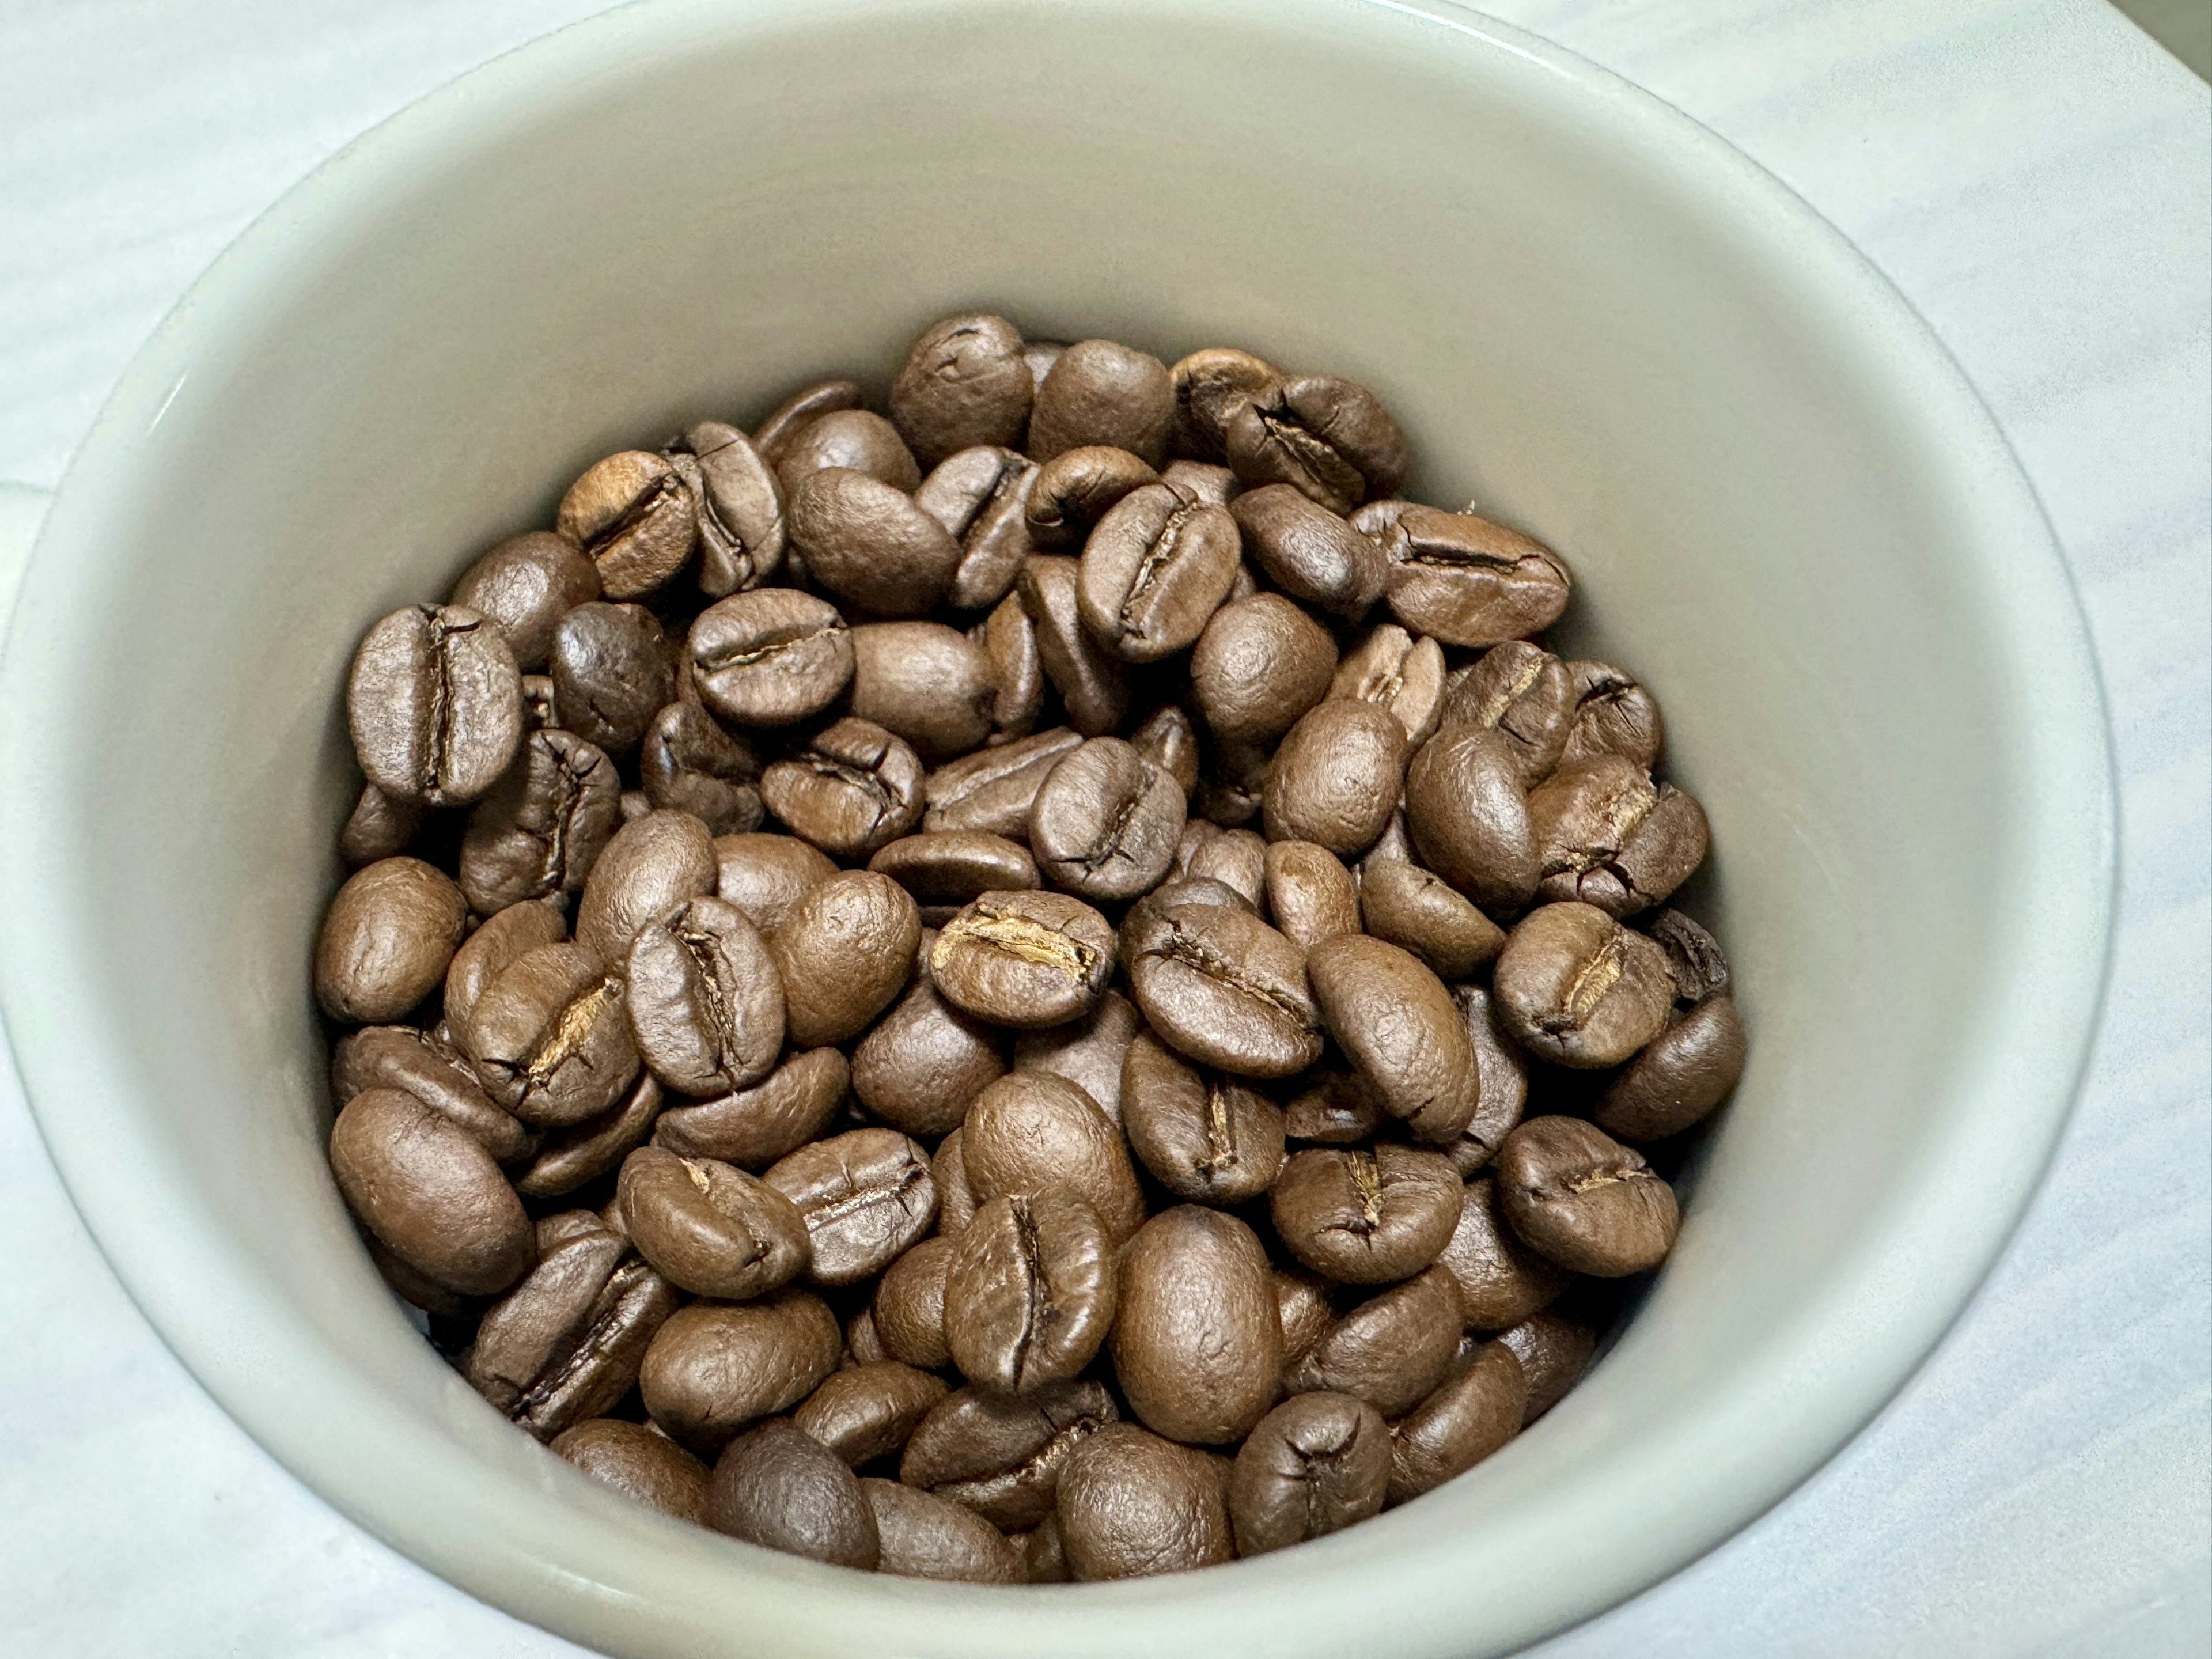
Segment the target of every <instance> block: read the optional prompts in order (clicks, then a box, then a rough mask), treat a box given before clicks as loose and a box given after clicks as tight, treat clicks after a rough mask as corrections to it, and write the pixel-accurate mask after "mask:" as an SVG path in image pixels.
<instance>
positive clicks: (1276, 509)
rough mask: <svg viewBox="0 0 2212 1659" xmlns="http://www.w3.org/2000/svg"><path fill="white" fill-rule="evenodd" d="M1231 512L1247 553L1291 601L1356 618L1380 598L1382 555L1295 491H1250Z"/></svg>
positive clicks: (1285, 487)
mask: <svg viewBox="0 0 2212 1659" xmlns="http://www.w3.org/2000/svg"><path fill="white" fill-rule="evenodd" d="M1229 511H1230V513H1232V514H1233V515H1234V516H1235V518H1236V520H1237V528H1238V529H1239V530H1241V531H1242V532H1243V545H1244V549H1245V550H1246V551H1247V552H1249V554H1250V555H1251V556H1252V558H1253V560H1254V561H1255V562H1256V563H1257V564H1258V565H1259V567H1260V568H1261V569H1262V570H1264V571H1266V572H1267V579H1268V580H1270V581H1272V582H1273V583H1274V584H1275V586H1278V587H1279V588H1281V589H1282V590H1283V592H1285V593H1287V594H1289V595H1290V596H1291V598H1292V599H1300V600H1303V601H1304V602H1305V603H1306V604H1308V605H1318V606H1319V607H1321V609H1322V610H1324V611H1332V612H1334V614H1336V615H1338V616H1340V617H1353V618H1357V617H1361V616H1364V614H1366V612H1367V611H1368V609H1369V607H1370V606H1371V605H1374V603H1375V601H1376V599H1380V598H1381V597H1382V594H1383V551H1382V550H1381V549H1380V548H1378V547H1377V546H1376V544H1374V542H1372V541H1371V540H1370V539H1369V538H1367V537H1365V536H1363V535H1361V534H1360V533H1359V532H1358V531H1357V530H1354V529H1353V528H1352V526H1350V525H1348V524H1346V522H1345V521H1344V520H1342V519H1340V518H1339V517H1337V515H1336V514H1335V513H1334V512H1332V511H1330V510H1329V509H1328V507H1316V505H1315V504H1314V503H1313V502H1312V501H1310V500H1308V499H1307V497H1306V496H1305V495H1304V494H1303V493H1301V492H1300V490H1299V489H1297V488H1295V487H1294V486H1292V485H1291V484H1287V483H1271V484H1267V485H1264V486H1262V487H1261V488H1260V489H1248V490H1246V491H1245V492H1244V493H1243V495H1239V496H1237V500H1236V501H1235V502H1234V503H1233V504H1232V505H1231V507H1230V508H1229Z"/></svg>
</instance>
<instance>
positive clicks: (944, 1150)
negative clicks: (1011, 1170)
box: [929, 1129, 975, 1238]
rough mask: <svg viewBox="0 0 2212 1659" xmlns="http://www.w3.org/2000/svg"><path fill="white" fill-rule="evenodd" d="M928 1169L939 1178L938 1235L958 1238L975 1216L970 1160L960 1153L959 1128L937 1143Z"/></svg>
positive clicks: (936, 1178) (937, 1179) (934, 1176)
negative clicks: (969, 1172)
mask: <svg viewBox="0 0 2212 1659" xmlns="http://www.w3.org/2000/svg"><path fill="white" fill-rule="evenodd" d="M929 1173H930V1175H931V1176H933V1178H934V1179H935V1180H936V1182H937V1191H938V1203H937V1233H938V1237H940V1238H957V1237H959V1236H960V1235H961V1233H962V1232H963V1231H965V1230H966V1228H967V1225H968V1224H969V1222H971V1221H973V1220H974V1219H975V1188H972V1187H970V1186H969V1184H968V1164H967V1160H966V1159H965V1158H963V1157H962V1156H961V1153H960V1131H959V1130H957V1129H955V1130H954V1131H953V1132H952V1133H951V1134H949V1135H947V1136H945V1139H942V1140H940V1141H939V1142H938V1143H937V1152H936V1155H935V1156H934V1157H933V1158H931V1159H930V1160H929Z"/></svg>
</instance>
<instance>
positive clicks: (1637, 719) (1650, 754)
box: [1562, 662, 1667, 770]
mask: <svg viewBox="0 0 2212 1659" xmlns="http://www.w3.org/2000/svg"><path fill="white" fill-rule="evenodd" d="M1567 677H1568V679H1569V680H1570V681H1571V684H1572V685H1573V688H1574V714H1573V723H1572V726H1571V728H1570V729H1569V731H1568V733H1567V744H1566V750H1565V754H1564V756H1563V757H1562V758H1564V759H1566V760H1571V761H1584V760H1595V759H1596V758H1597V757H1599V756H1601V755H1618V756H1620V757H1621V758H1622V759H1623V760H1630V761H1633V762H1635V763H1636V764H1637V765H1638V766H1641V767H1644V768H1645V769H1647V770H1648V769H1650V767H1652V766H1653V765H1655V764H1656V763H1657V762H1658V759H1659V750H1660V749H1661V747H1662V745H1663V744H1665V742H1666V738H1667V722H1666V720H1665V719H1664V718H1663V717H1662V715H1661V714H1660V712H1659V704H1658V702H1657V700H1656V698H1654V697H1653V696H1652V695H1651V694H1650V692H1649V691H1647V690H1644V687H1643V686H1641V685H1639V684H1637V682H1636V680H1635V678H1634V677H1633V676H1632V675H1629V674H1626V673H1624V672H1622V671H1620V669H1618V668H1615V667H1613V665H1611V664H1609V663H1601V662H1571V663H1569V664H1568V665H1567Z"/></svg>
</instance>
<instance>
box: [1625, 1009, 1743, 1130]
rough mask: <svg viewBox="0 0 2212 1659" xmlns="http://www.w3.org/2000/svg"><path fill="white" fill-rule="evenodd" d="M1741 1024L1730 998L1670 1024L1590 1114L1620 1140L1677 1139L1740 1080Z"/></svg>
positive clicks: (1629, 1066) (1652, 1041) (1727, 1095)
mask: <svg viewBox="0 0 2212 1659" xmlns="http://www.w3.org/2000/svg"><path fill="white" fill-rule="evenodd" d="M1745 1047H1746V1043H1745V1038H1744V1033H1743V1021H1742V1019H1741V1018H1740V1017H1739V1016H1738V1014H1737V1013H1736V1009H1735V999H1734V998H1733V997H1728V996H1716V997H1710V998H1708V999H1706V1000H1705V1001H1703V1002H1700V1003H1698V1004H1696V1005H1694V1006H1692V1008H1691V1009H1690V1010H1689V1012H1686V1013H1684V1014H1681V1015H1680V1016H1679V1018H1674V1019H1671V1020H1670V1021H1669V1023H1668V1025H1667V1026H1666V1028H1665V1029H1664V1030H1662V1031H1661V1032H1660V1033H1659V1035H1658V1036H1655V1037H1653V1038H1652V1039H1651V1041H1650V1042H1648V1043H1646V1044H1645V1045H1644V1050H1643V1052H1642V1053H1640V1054H1638V1055H1637V1056H1636V1058H1635V1059H1633V1060H1631V1061H1629V1063H1628V1064H1627V1065H1626V1066H1624V1067H1623V1068H1622V1070H1621V1072H1620V1075H1619V1076H1618V1077H1616V1078H1615V1079H1613V1081H1612V1082H1611V1083H1610V1084H1608V1085H1607V1086H1606V1091H1605V1097H1604V1099H1603V1100H1602V1101H1601V1102H1600V1103H1599V1104H1598V1108H1597V1109H1596V1110H1595V1112H1593V1113H1592V1114H1591V1116H1592V1117H1593V1119H1594V1120H1595V1121H1596V1123H1597V1126H1598V1127H1600V1128H1601V1129H1603V1130H1604V1131H1605V1132H1606V1133H1608V1134H1612V1135H1616V1136H1618V1137H1620V1139H1623V1140H1632V1141H1639V1142H1648V1141H1653V1140H1662V1139H1665V1138H1666V1137H1667V1136H1668V1135H1674V1134H1680V1133H1681V1132H1682V1131H1683V1130H1685V1129H1686V1128H1688V1127H1690V1126H1691V1125H1692V1124H1693V1123H1695V1122H1697V1121H1699V1120H1700V1119H1701V1118H1703V1117H1704V1116H1705V1115H1706V1114H1707V1113H1708V1112H1710V1111H1711V1110H1712V1109H1714V1108H1715V1107H1716V1106H1717V1105H1719V1104H1720V1103H1721V1102H1723V1100H1726V1099H1727V1098H1728V1097H1729V1091H1731V1090H1733V1089H1734V1088H1735V1085H1736V1080H1737V1079H1739V1078H1741V1076H1742V1075H1743V1061H1744V1053H1745Z"/></svg>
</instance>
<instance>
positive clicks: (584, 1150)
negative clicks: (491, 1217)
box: [514, 1073, 663, 1198]
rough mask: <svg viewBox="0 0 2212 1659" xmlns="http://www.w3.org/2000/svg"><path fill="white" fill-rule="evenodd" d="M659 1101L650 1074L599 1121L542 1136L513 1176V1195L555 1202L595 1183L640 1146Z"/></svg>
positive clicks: (655, 1116) (656, 1081)
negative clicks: (524, 1165) (533, 1153)
mask: <svg viewBox="0 0 2212 1659" xmlns="http://www.w3.org/2000/svg"><path fill="white" fill-rule="evenodd" d="M662 1102H663V1096H662V1094H661V1090H660V1080H659V1079H658V1078H656V1077H653V1075H651V1074H650V1073H647V1075H646V1076H644V1077H641V1078H640V1079H638V1080H637V1081H636V1082H635V1083H634V1084H632V1085H630V1091H629V1093H628V1094H627V1095H625V1096H623V1098H622V1099H621V1100H619V1101H617V1103H615V1104H614V1105H612V1106H611V1107H609V1108H608V1109H606V1110H605V1112H602V1113H601V1114H600V1115H599V1116H597V1117H594V1118H586V1120H585V1121H583V1122H581V1123H577V1124H572V1125H571V1126H570V1127H568V1128H565V1129H556V1130H554V1131H553V1132H552V1133H550V1134H548V1135H547V1136H546V1137H545V1138H544V1140H543V1141H541V1142H540V1143H539V1145H538V1153H537V1156H536V1157H534V1158H532V1159H531V1160H530V1166H529V1168H527V1169H526V1170H524V1171H523V1172H522V1173H521V1174H520V1175H519V1176H516V1177H515V1181H514V1190H515V1191H517V1192H518V1193H520V1194H522V1195H523V1196H524V1197H525V1198H558V1197H560V1196H561V1195H562V1194H564V1193H573V1192H574V1191H575V1190H576V1188H579V1187H580V1186H582V1185H584V1184H585V1182H590V1181H596V1180H598V1179H599V1177H600V1176H603V1175H605V1174H606V1172H607V1171H608V1170H612V1169H614V1168H616V1167H617V1166H618V1165H619V1164H621V1163H622V1161H623V1159H624V1158H628V1157H629V1155H630V1154H631V1153H632V1152H635V1151H636V1150H637V1149H638V1148H639V1147H640V1146H644V1145H645V1143H646V1139H647V1137H648V1136H650V1135H651V1134H652V1133H653V1122H654V1121H655V1120H656V1119H658V1118H659V1115H660V1108H661V1105H662Z"/></svg>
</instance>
